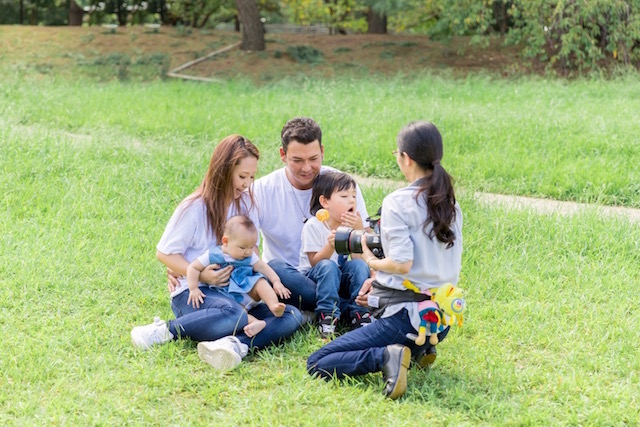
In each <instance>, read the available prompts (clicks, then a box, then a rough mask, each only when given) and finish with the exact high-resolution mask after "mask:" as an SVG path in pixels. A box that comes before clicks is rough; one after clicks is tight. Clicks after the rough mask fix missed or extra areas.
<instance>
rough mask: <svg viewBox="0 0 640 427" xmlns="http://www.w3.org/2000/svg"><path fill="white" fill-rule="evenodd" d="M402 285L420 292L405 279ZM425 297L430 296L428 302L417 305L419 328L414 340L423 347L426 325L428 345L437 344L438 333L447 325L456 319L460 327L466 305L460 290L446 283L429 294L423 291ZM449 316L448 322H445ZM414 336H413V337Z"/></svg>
mask: <svg viewBox="0 0 640 427" xmlns="http://www.w3.org/2000/svg"><path fill="white" fill-rule="evenodd" d="M402 284H403V285H404V287H405V288H407V289H409V290H412V291H413V292H416V293H422V292H420V289H418V287H417V286H415V285H414V284H413V283H411V282H410V281H409V280H407V279H405V280H404V281H403V282H402ZM424 293H425V294H426V295H429V296H431V299H430V300H426V301H421V302H419V303H418V310H419V311H420V327H419V328H418V336H417V337H416V338H415V342H416V344H417V345H423V344H424V343H425V342H426V335H427V324H429V326H430V328H429V332H430V334H431V335H430V336H429V344H431V345H436V344H438V332H441V331H442V330H444V328H445V327H446V326H447V325H450V324H452V323H453V322H454V321H455V320H456V319H457V320H458V326H462V322H463V317H462V313H463V312H464V310H465V308H466V305H465V301H464V298H463V295H462V294H463V291H462V289H460V288H458V287H456V286H454V285H452V284H451V283H446V284H444V285H442V286H441V287H439V288H434V289H433V290H432V291H431V292H430V291H425V292H424ZM447 316H449V321H447ZM414 336H415V335H414Z"/></svg>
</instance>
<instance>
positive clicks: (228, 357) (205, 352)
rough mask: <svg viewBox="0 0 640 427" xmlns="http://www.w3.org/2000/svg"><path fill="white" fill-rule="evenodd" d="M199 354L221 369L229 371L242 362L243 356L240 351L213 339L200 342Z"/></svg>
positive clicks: (214, 366)
mask: <svg viewBox="0 0 640 427" xmlns="http://www.w3.org/2000/svg"><path fill="white" fill-rule="evenodd" d="M198 356H199V357H200V359H201V360H202V361H203V362H205V363H208V364H209V365H211V366H212V367H213V368H215V369H218V370H220V371H229V370H231V369H233V368H235V367H236V366H238V365H239V364H240V362H241V361H242V358H241V357H240V355H239V354H238V353H236V352H235V351H233V350H232V349H230V348H228V347H227V346H221V345H220V344H219V343H215V344H214V342H212V341H203V342H200V343H198Z"/></svg>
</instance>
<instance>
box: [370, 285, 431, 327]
mask: <svg viewBox="0 0 640 427" xmlns="http://www.w3.org/2000/svg"><path fill="white" fill-rule="evenodd" d="M371 285H372V287H373V288H372V290H371V293H370V294H369V296H368V297H367V301H368V304H369V307H370V308H371V314H372V315H373V317H375V318H376V319H378V318H380V316H382V313H384V310H385V309H386V308H387V307H388V306H390V305H394V304H402V303H406V302H420V301H426V300H428V299H431V296H430V295H428V294H422V293H420V294H418V293H415V292H413V291H411V290H408V289H407V290H404V291H401V290H399V289H391V288H387V287H386V286H382V285H381V284H380V283H379V282H378V281H376V280H374V281H373V282H372V284H371Z"/></svg>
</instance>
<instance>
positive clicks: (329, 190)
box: [309, 172, 356, 215]
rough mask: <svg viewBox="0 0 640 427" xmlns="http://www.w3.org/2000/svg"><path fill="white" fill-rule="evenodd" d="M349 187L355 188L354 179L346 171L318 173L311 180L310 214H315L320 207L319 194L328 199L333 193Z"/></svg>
mask: <svg viewBox="0 0 640 427" xmlns="http://www.w3.org/2000/svg"><path fill="white" fill-rule="evenodd" d="M350 188H356V181H355V180H354V179H353V178H351V176H350V175H348V174H346V173H343V172H325V173H322V174H320V175H318V176H317V177H316V179H315V181H313V189H312V190H311V202H310V203H309V208H310V212H311V215H315V214H316V212H318V211H319V210H320V209H322V205H321V204H320V196H324V197H325V198H327V199H330V198H331V195H332V194H333V193H335V192H338V191H342V190H348V189H350Z"/></svg>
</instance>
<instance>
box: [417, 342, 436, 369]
mask: <svg viewBox="0 0 640 427" xmlns="http://www.w3.org/2000/svg"><path fill="white" fill-rule="evenodd" d="M425 347H426V348H425V349H424V351H420V352H419V353H418V354H416V357H415V358H414V360H413V361H414V362H415V363H416V364H417V365H418V366H420V367H421V368H430V367H431V365H433V362H435V361H436V357H437V356H438V353H437V351H436V347H435V346H433V345H429V344H428V343H427V344H425Z"/></svg>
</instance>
